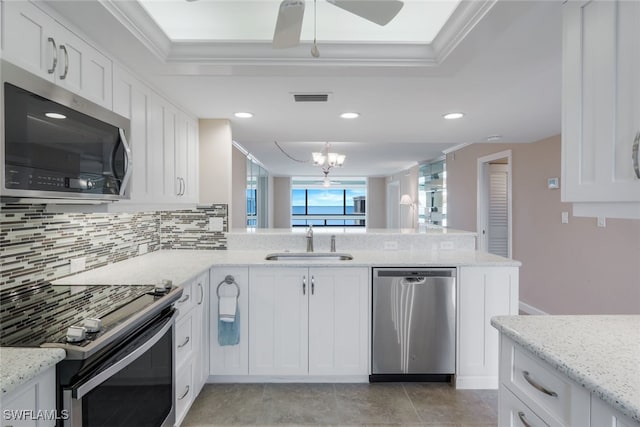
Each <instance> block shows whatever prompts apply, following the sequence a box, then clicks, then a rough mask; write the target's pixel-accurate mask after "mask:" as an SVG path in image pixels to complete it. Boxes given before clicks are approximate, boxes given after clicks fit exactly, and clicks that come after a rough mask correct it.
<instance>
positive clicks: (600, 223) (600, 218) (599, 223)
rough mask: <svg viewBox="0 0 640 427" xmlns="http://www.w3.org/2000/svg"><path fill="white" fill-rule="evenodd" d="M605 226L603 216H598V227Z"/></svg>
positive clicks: (605, 222) (605, 221)
mask: <svg viewBox="0 0 640 427" xmlns="http://www.w3.org/2000/svg"><path fill="white" fill-rule="evenodd" d="M606 226H607V219H606V218H605V217H603V216H599V217H598V227H606Z"/></svg>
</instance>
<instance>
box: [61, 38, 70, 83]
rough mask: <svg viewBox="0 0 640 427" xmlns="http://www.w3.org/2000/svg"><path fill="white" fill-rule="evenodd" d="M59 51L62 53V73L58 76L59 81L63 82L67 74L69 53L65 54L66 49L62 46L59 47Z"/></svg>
mask: <svg viewBox="0 0 640 427" xmlns="http://www.w3.org/2000/svg"><path fill="white" fill-rule="evenodd" d="M60 50H61V51H63V52H64V73H62V75H61V76H60V80H64V79H66V78H67V74H68V73H69V52H67V47H66V46H65V45H63V44H61V45H60Z"/></svg>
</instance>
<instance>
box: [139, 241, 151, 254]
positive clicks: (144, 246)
mask: <svg viewBox="0 0 640 427" xmlns="http://www.w3.org/2000/svg"><path fill="white" fill-rule="evenodd" d="M148 251H149V245H148V244H147V243H141V244H139V245H138V255H144V254H146V253H147V252H148Z"/></svg>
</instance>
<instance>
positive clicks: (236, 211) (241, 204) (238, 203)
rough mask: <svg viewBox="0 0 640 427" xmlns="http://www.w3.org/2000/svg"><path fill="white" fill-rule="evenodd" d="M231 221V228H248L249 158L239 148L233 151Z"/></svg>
mask: <svg viewBox="0 0 640 427" xmlns="http://www.w3.org/2000/svg"><path fill="white" fill-rule="evenodd" d="M231 153H232V154H231V192H232V194H231V206H232V207H233V209H231V214H230V215H229V218H230V219H231V224H230V228H246V226H247V156H246V155H245V154H244V153H243V152H242V151H240V150H238V149H237V148H235V147H233V148H232V149H231Z"/></svg>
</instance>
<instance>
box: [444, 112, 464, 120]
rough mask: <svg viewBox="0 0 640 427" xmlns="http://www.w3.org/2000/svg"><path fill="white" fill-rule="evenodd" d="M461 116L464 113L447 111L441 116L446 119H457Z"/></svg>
mask: <svg viewBox="0 0 640 427" xmlns="http://www.w3.org/2000/svg"><path fill="white" fill-rule="evenodd" d="M463 116H464V113H447V114H445V115H444V116H442V117H444V118H445V119H447V120H455V119H459V118H461V117H463Z"/></svg>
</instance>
